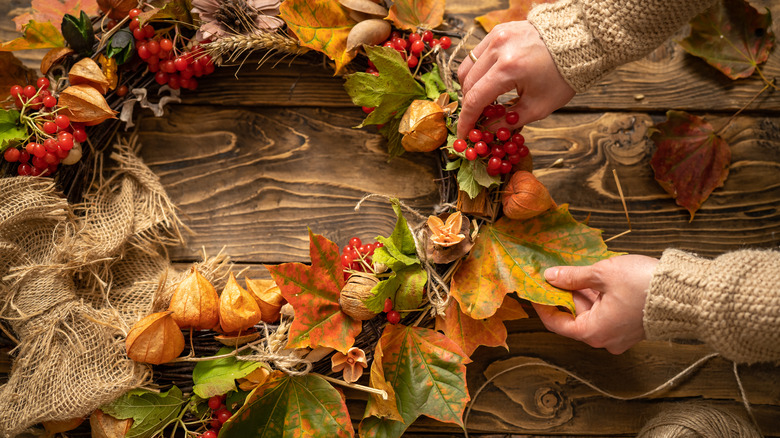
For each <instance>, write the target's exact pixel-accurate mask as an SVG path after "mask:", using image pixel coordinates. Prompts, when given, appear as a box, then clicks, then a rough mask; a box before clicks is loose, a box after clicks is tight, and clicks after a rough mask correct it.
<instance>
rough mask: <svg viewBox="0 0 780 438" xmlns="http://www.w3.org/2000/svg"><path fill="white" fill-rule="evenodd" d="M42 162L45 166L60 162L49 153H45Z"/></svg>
mask: <svg viewBox="0 0 780 438" xmlns="http://www.w3.org/2000/svg"><path fill="white" fill-rule="evenodd" d="M43 161H45V162H46V164H57V163H59V162H60V159H59V158H57V156H56V155H54V154H52V153H51V152H46V155H44V156H43Z"/></svg>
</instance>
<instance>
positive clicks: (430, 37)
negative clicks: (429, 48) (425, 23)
mask: <svg viewBox="0 0 780 438" xmlns="http://www.w3.org/2000/svg"><path fill="white" fill-rule="evenodd" d="M422 40H423V41H425V42H426V43H430V42H431V41H433V32H431V31H430V30H426V31H425V32H423V34H422Z"/></svg>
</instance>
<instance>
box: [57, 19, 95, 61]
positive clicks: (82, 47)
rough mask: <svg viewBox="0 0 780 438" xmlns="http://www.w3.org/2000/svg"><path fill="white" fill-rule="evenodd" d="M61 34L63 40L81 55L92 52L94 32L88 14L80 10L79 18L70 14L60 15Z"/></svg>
mask: <svg viewBox="0 0 780 438" xmlns="http://www.w3.org/2000/svg"><path fill="white" fill-rule="evenodd" d="M61 28H62V36H64V37H65V41H67V42H68V45H69V46H70V47H71V48H72V49H73V50H74V51H76V52H78V53H80V54H81V55H85V56H86V55H89V54H91V53H92V47H93V46H94V45H95V33H94V31H93V30H92V21H91V20H90V19H89V16H87V14H85V13H84V11H81V16H80V17H79V18H76V17H74V16H73V15H70V14H65V16H64V17H62V25H61Z"/></svg>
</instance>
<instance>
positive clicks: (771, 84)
mask: <svg viewBox="0 0 780 438" xmlns="http://www.w3.org/2000/svg"><path fill="white" fill-rule="evenodd" d="M762 77H763V76H762ZM774 82H775V80H774V79H772V80H771V81H768V82H767V83H766V85H764V88H762V89H761V90H760V91H759V92H758V93H756V95H755V96H753V97H752V98H751V99H750V100H749V101H748V103H746V104H745V105H743V106H742V108H740V109H739V110H738V111H737V112H735V113H734V114H733V115H732V116H731V117H729V119H728V120H727V121H726V124H725V125H723V127H721V128H720V129H719V130H718V132H716V133H715V135H716V136H720V135H721V134H723V131H725V130H726V128H728V127H729V125H731V122H733V121H734V119H736V118H737V116H738V115H739V114H740V113H741V112H742V111H744V110H745V109H747V107H749V106H750V104H751V103H753V101H754V100H756V99H758V96H760V95H761V93H763V92H764V91H766V90H767V89H768V88H769V87H770V86H771V87H773V88H775V89H777V87H776V86H775V85H774Z"/></svg>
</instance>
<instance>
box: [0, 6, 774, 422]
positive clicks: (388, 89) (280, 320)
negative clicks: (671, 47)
mask: <svg viewBox="0 0 780 438" xmlns="http://www.w3.org/2000/svg"><path fill="white" fill-rule="evenodd" d="M380 3H384V2H381V1H376V2H375V1H372V0H365V1H357V0H340V1H336V0H316V1H311V0H285V1H284V2H277V1H265V0H154V1H150V2H148V3H143V4H142V3H139V2H136V1H135V0H111V1H104V0H97V1H94V2H93V1H88V0H82V1H81V2H80V3H79V5H78V8H83V10H82V9H78V10H71V11H66V12H64V13H63V14H62V16H58V17H56V19H55V20H52V18H51V16H47V15H45V14H42V13H39V11H36V10H35V7H34V8H33V12H35V14H34V15H33V16H32V19H30V17H26V19H27V21H24V20H23V17H21V16H20V17H17V18H18V19H19V20H20V21H23V22H24V23H23V25H22V30H23V36H22V37H20V38H19V39H17V40H13V41H10V42H6V43H2V44H0V50H2V51H13V50H22V49H30V48H51V51H50V52H49V53H48V54H47V55H46V57H45V58H44V59H43V62H42V65H41V71H42V73H43V75H44V76H42V77H40V78H38V79H37V80H36V79H35V76H37V75H34V74H31V73H30V72H28V71H26V70H25V69H24V68H22V66H21V63H20V62H18V60H16V59H15V58H14V57H13V55H10V56H7V55H8V54H7V53H5V52H3V53H2V58H0V61H2V62H4V63H5V64H6V65H7V66H11V67H14V68H15V69H16V70H14V71H20V72H21V73H20V75H17V78H16V80H18V81H20V83H19V84H17V85H15V86H13V87H11V89H10V92H9V93H8V94H9V98H8V99H7V101H6V105H4V108H5V109H2V110H1V111H0V153H2V159H0V175H2V176H3V177H2V178H0V193H2V196H3V202H2V204H0V299H1V300H2V303H3V305H2V308H0V319H1V320H2V321H1V322H2V325H0V328H2V329H3V332H4V337H5V338H7V339H8V340H10V341H12V342H13V343H14V344H16V347H15V348H14V349H13V352H12V354H13V356H14V360H13V369H12V371H11V373H10V376H9V379H8V381H7V383H5V384H4V385H3V386H2V387H0V434H1V435H3V436H16V435H18V434H20V433H23V432H25V431H27V430H30V429H31V428H35V427H36V425H37V424H38V423H42V424H43V426H44V427H45V428H46V429H47V431H48V432H49V433H55V432H57V431H67V430H70V429H72V428H73V427H76V426H77V425H78V424H79V423H80V422H81V421H82V420H83V419H84V418H85V417H86V416H90V425H89V426H90V427H91V430H92V433H93V435H96V436H134V437H151V436H155V435H160V434H170V435H175V434H176V433H177V432H178V433H179V434H181V431H182V430H184V431H185V434H186V435H187V436H202V437H206V438H214V437H216V434H217V433H219V434H220V436H222V437H234V436H236V437H242V436H250V435H251V434H252V433H257V431H258V430H259V429H260V428H261V427H262V428H265V429H264V430H263V431H264V432H265V433H267V434H268V436H281V435H282V434H286V433H289V434H290V436H310V435H311V434H312V433H314V432H317V433H320V434H324V435H327V436H352V435H354V434H355V433H356V432H357V433H359V434H360V435H361V436H400V435H401V434H403V432H404V431H405V430H406V428H407V427H408V426H409V425H410V424H411V423H413V422H414V421H415V420H416V418H417V417H418V416H420V415H427V416H429V417H431V418H434V419H436V420H439V421H442V422H449V423H453V424H456V425H458V426H460V427H462V428H464V429H465V426H466V424H465V421H466V420H465V418H464V417H467V416H468V410H467V405H468V403H469V401H470V400H471V401H472V402H473V399H472V397H476V395H478V394H479V391H477V392H476V393H475V394H473V395H470V394H469V391H468V388H467V385H466V377H465V375H466V367H465V364H466V363H468V362H469V361H470V359H469V356H470V355H471V354H472V353H473V352H474V351H475V350H476V349H477V347H478V346H480V345H485V346H500V345H505V343H506V328H505V327H504V321H507V320H512V319H519V318H524V317H527V314H526V313H525V311H524V309H523V306H522V304H521V300H528V301H533V302H537V303H541V304H547V305H555V306H561V307H564V308H568V309H569V310H571V311H572V312H573V311H574V303H573V299H572V297H571V294H570V293H568V292H565V291H561V290H558V289H556V288H554V287H552V286H550V285H549V284H547V283H546V282H545V281H544V280H543V277H542V272H543V270H544V269H545V268H546V267H548V266H553V265H559V264H579V265H584V264H591V263H594V262H595V261H598V260H601V259H604V258H607V257H610V256H612V255H614V253H612V252H610V251H609V250H608V249H607V247H606V244H605V243H604V241H603V240H602V238H601V232H600V231H599V230H595V229H592V228H589V227H587V226H586V225H584V224H581V223H579V222H577V221H576V220H574V219H573V218H572V217H571V215H570V214H569V212H568V209H567V206H566V205H558V204H556V203H555V202H554V201H553V199H552V198H551V197H550V194H549V193H548V192H547V189H546V188H545V187H544V185H543V184H542V183H541V182H539V181H538V180H537V179H536V178H535V177H534V176H533V174H532V172H531V171H532V170H533V165H532V160H531V156H530V155H529V150H528V147H527V146H526V145H525V144H524V142H525V139H524V137H523V135H522V134H521V133H520V129H514V130H512V129H509V128H508V127H507V126H512V125H514V124H516V123H517V122H518V114H517V113H516V112H514V111H508V110H507V105H506V104H505V103H494V104H491V105H489V106H488V107H487V108H485V109H484V111H483V114H482V116H481V118H480V120H479V121H478V123H477V128H479V129H473V130H472V131H471V132H470V133H469V135H468V138H465V139H459V138H456V136H455V135H454V133H455V132H456V123H457V117H458V111H459V107H458V99H459V97H460V96H458V91H459V86H458V84H457V82H456V81H455V75H454V73H453V70H454V68H455V66H456V65H457V62H458V61H459V59H461V58H463V57H464V56H465V55H464V54H463V50H462V46H463V44H464V43H465V42H466V40H468V39H469V37H470V35H471V31H470V30H465V29H462V28H457V29H455V30H453V29H452V28H450V27H449V25H448V23H446V22H445V20H444V19H443V14H444V1H443V0H396V1H395V2H392V3H393V6H392V7H390V8H389V9H387V8H385V7H384V6H383V5H382V4H380ZM35 4H36V3H35V2H33V5H35ZM413 12H419V13H413ZM423 12H424V13H423ZM748 12H749V11H748ZM28 15H29V14H28ZM499 15H501V14H499ZM511 15H512V14H510V13H508V12H507V17H508V16H511ZM717 16H718V17H722V16H724V14H720V15H717ZM486 17H487V18H486ZM492 17H493V18H490V17H488V16H485V17H479V19H478V20H480V19H481V21H480V23H481V24H483V26H484V25H486V23H488V22H490V21H491V20H495V15H492ZM761 19H762V20H764V19H765V18H764V16H761ZM766 19H767V20H769V18H768V16H767V17H766ZM756 22H757V21H756ZM770 22H771V20H770ZM313 24H316V25H317V26H313ZM492 24H493V25H494V24H495V23H492ZM731 27H734V28H738V27H739V26H731ZM765 27H768V26H765ZM312 29H315V30H312ZM317 29H319V30H317ZM432 30H433V31H432ZM762 30H763V29H762ZM312 32H313V33H312ZM317 32H321V33H317ZM740 34H744V35H754V34H755V35H756V38H768V37H767V36H766V35H771V33H770V32H757V31H753V30H751V31H749V32H748V31H746V32H740ZM326 37H327V38H326ZM451 37H454V38H455V39H456V40H460V42H459V43H458V44H457V45H456V46H454V47H450V44H452V41H451V40H450V38H451ZM323 41H325V42H327V44H326V43H324V42H323ZM334 41H335V43H334ZM751 46H755V47H759V46H760V44H751ZM767 50H768V49H767ZM251 55H257V56H255V57H252V56H251ZM277 55H280V56H277ZM274 56H276V58H274V59H275V61H274V62H277V61H281V60H283V59H285V57H298V58H299V60H302V61H304V62H310V63H312V65H314V64H320V63H322V61H323V60H325V61H326V62H325V64H327V67H328V68H329V69H332V70H333V71H335V74H337V75H343V76H344V78H345V83H344V86H345V89H346V91H347V93H348V94H349V95H350V97H351V99H352V101H353V102H354V103H355V104H356V105H358V106H361V107H362V109H363V111H364V112H365V113H366V118H365V120H364V121H363V123H362V124H361V127H363V126H369V125H375V126H376V127H377V128H378V130H379V132H380V133H381V134H382V135H383V136H384V137H385V138H386V139H387V146H388V155H389V156H390V157H391V158H393V157H396V156H398V155H400V154H403V153H426V152H427V153H437V154H439V157H440V158H441V169H442V170H441V172H442V173H441V183H440V190H441V202H440V203H439V204H438V206H437V208H438V210H437V211H432V212H418V211H415V210H413V209H411V208H409V207H407V206H406V205H404V204H403V202H401V201H399V200H397V199H392V198H390V197H387V196H384V198H385V199H386V200H387V202H389V203H390V204H391V206H392V208H393V210H394V211H395V213H396V216H397V222H396V225H395V228H394V230H393V231H392V234H390V235H389V236H378V237H377V238H376V240H377V242H376V243H373V242H372V243H368V242H366V243H364V242H361V241H360V240H359V239H357V238H353V239H352V240H351V241H350V242H349V243H348V244H347V245H346V246H344V247H343V249H341V248H339V247H338V246H337V245H336V243H334V242H331V241H329V240H328V239H327V238H325V237H324V236H321V235H318V234H316V231H317V230H310V232H309V240H310V256H311V263H310V264H309V265H304V264H300V263H284V264H281V265H277V266H268V267H267V268H268V270H269V271H270V273H271V277H272V280H265V279H251V278H244V280H243V283H244V285H243V286H242V285H241V284H239V282H238V281H237V280H236V277H240V275H241V274H242V273H241V272H235V270H234V269H233V268H234V267H233V266H232V265H231V263H230V260H229V257H228V255H226V254H222V253H220V254H217V255H214V256H212V257H208V256H207V255H206V254H204V255H203V260H202V262H200V263H196V264H194V265H193V266H191V267H189V268H188V269H185V270H183V271H180V270H177V269H175V268H174V267H173V266H172V265H171V261H170V259H169V258H168V256H167V253H166V247H169V246H171V245H179V244H182V243H184V238H185V236H186V235H187V233H188V232H189V230H188V229H187V227H186V226H185V225H184V224H183V223H182V222H181V221H180V220H179V218H178V216H177V211H176V208H175V206H174V205H173V204H172V203H171V201H170V199H169V198H168V196H167V194H166V193H165V190H164V189H163V187H162V185H161V183H160V181H159V179H158V178H157V176H156V175H154V174H153V173H152V172H151V171H150V169H149V168H148V167H147V166H146V165H145V164H144V163H143V162H142V161H141V160H140V158H139V157H138V155H137V152H138V150H139V148H140V145H139V144H138V143H137V142H136V139H135V137H134V136H133V135H125V134H120V133H119V131H120V128H122V127H124V128H130V127H132V126H133V122H134V115H133V113H134V109H136V108H138V107H139V106H140V107H142V108H148V109H151V110H152V113H153V114H154V115H155V116H162V115H163V114H164V109H165V105H166V104H167V103H169V102H177V101H178V100H179V95H180V93H182V92H196V91H195V90H196V89H197V85H198V80H200V78H201V77H202V76H205V75H208V74H210V73H212V72H213V71H214V69H215V66H216V65H219V64H229V63H238V64H243V63H249V62H255V61H257V62H260V63H262V62H267V61H268V60H269V57H274ZM8 71H11V69H8ZM9 74H10V73H9ZM31 76H32V78H31ZM32 82H34V83H35V85H32ZM769 86H773V85H772V84H770V83H768V84H767V87H769ZM765 89H766V87H765ZM510 103H511V102H510ZM669 119H670V120H669V121H668V122H665V123H662V124H659V125H658V126H656V128H657V131H658V132H659V133H660V134H654V135H658V136H659V138H658V139H657V142H659V143H660V144H663V145H668V144H669V143H670V142H671V141H668V139H667V138H665V137H664V136H665V135H666V134H665V132H666V131H668V132H674V133H675V136H676V135H677V132H678V131H679V129H677V128H675V125H674V124H675V123H682V124H690V123H691V120H692V116H689V115H686V114H684V113H681V112H674V113H673V114H672V113H670V115H669ZM680 120H681V122H680ZM686 126H687V125H686ZM694 134H695V133H694ZM675 138H676V137H675ZM694 146H695V145H694ZM662 158H663V157H662ZM659 161H664V160H659ZM667 161H668V160H667ZM662 164H663V163H662ZM672 164H674V163H672ZM723 178H725V176H723ZM616 182H617V181H616ZM618 187H619V183H618ZM376 196H379V195H371V194H369V195H367V196H366V198H364V200H365V199H368V198H371V197H376ZM705 198H706V196H705ZM699 201H700V202H703V199H699V200H697V202H698V203H699V205H700V202H699ZM361 203H362V200H361V201H360V202H357V207H356V208H359V207H360V204H361ZM681 205H682V204H681ZM685 207H686V208H688V209H689V211H691V215H693V212H694V211H695V208H698V205H697V206H695V208H694V207H690V206H685ZM185 349H186V350H185ZM185 351H186V352H185ZM710 357H712V356H709V357H707V358H705V359H704V361H706V360H708V359H709V358H710ZM700 362H701V361H700ZM701 363H703V362H701ZM162 364H165V365H164V366H160V365H162ZM407 365H409V366H407ZM694 368H695V367H691V368H690V369H689V370H687V371H686V373H687V372H690V370H691V369H694ZM364 371H368V373H369V376H368V378H365V377H362V378H361V376H363V372H364ZM675 379H677V377H675ZM358 381H360V383H358ZM340 386H346V387H349V388H352V389H356V390H361V391H366V392H368V393H369V396H368V397H369V400H368V403H367V408H366V413H365V416H364V418H363V419H362V421H361V422H360V426H359V428H358V430H357V431H355V430H354V427H353V420H355V419H352V418H350V415H349V412H348V411H347V407H346V403H345V400H344V396H343V393H342V392H341V391H340V390H338V389H336V388H337V387H340ZM431 388H434V389H435V391H434V392H431V391H433V389H431ZM661 389H663V388H661ZM290 399H295V400H296V402H297V404H295V406H292V405H293V404H292V403H287V402H286V401H287V400H290ZM279 406H282V408H279V409H277V407H279ZM323 413H327V414H328V415H323ZM266 416H268V417H267V418H266ZM109 429H110V430H113V431H114V432H113V433H112V434H109V433H107V432H106V431H107V430H109ZM285 436H287V435H285Z"/></svg>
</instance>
